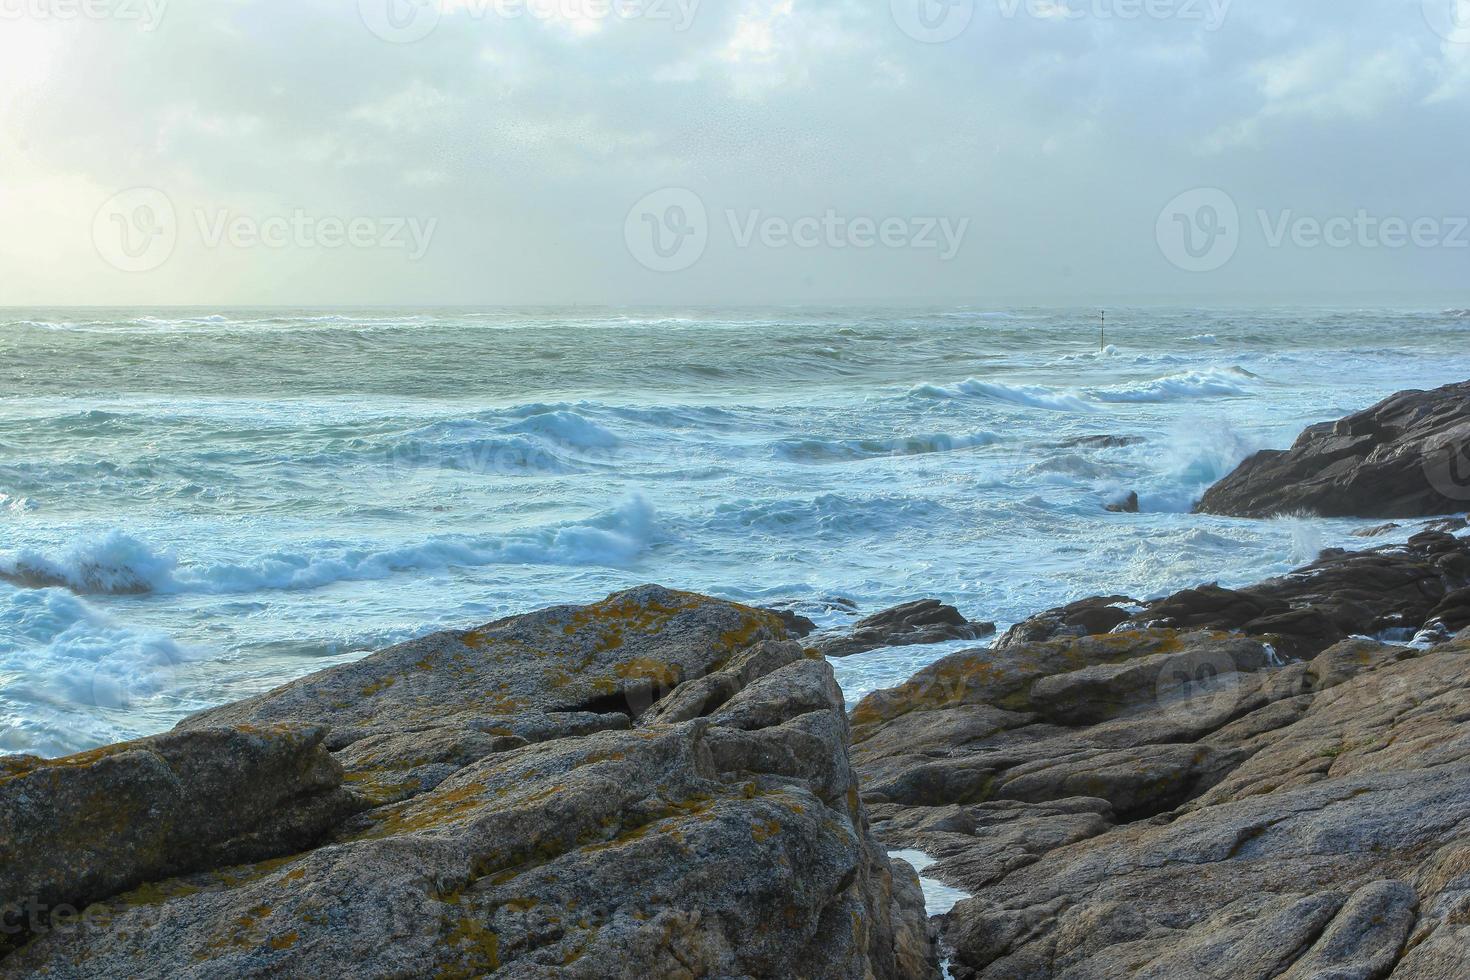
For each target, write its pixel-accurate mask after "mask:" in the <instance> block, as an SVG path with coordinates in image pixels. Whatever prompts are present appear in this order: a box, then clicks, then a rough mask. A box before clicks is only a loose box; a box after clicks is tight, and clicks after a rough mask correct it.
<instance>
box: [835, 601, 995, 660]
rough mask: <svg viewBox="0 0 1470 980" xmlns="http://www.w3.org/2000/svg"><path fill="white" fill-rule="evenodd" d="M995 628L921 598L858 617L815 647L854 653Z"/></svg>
mask: <svg viewBox="0 0 1470 980" xmlns="http://www.w3.org/2000/svg"><path fill="white" fill-rule="evenodd" d="M994 632H995V624H994V623H972V622H970V621H969V620H967V619H966V618H965V617H964V614H963V613H961V612H960V611H959V610H958V609H956V608H955V607H954V606H947V605H945V604H944V603H942V602H940V601H939V600H938V599H921V600H919V601H917V602H909V603H905V604H904V605H901V606H895V607H894V608H892V609H886V610H884V611H883V612H880V613H877V614H876V615H873V616H869V617H867V618H866V619H861V620H858V622H857V623H855V624H853V626H852V627H851V628H850V629H848V630H847V631H846V632H843V633H837V634H834V635H829V636H823V637H818V638H817V639H816V640H815V641H814V642H813V643H812V644H811V647H812V649H814V650H816V651H817V652H818V653H820V654H822V655H823V656H826V657H851V656H853V655H855V654H859V653H866V652H867V651H869V650H877V649H880V648H882V647H899V646H918V645H921V644H928V643H945V642H947V641H950V640H975V639H980V638H981V637H986V636H990V635H991V634H993V633H994Z"/></svg>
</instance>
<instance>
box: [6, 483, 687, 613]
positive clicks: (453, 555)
mask: <svg viewBox="0 0 1470 980" xmlns="http://www.w3.org/2000/svg"><path fill="white" fill-rule="evenodd" d="M659 533H660V532H659V522H658V519H657V515H656V514H655V512H654V509H653V507H652V506H651V505H650V504H649V503H648V502H647V501H645V500H644V499H643V498H641V497H634V498H632V499H631V500H629V501H627V502H626V503H624V504H623V505H622V506H620V507H617V508H614V509H612V510H609V511H605V512H603V513H601V514H598V515H596V516H595V517H593V518H591V519H589V520H587V521H584V522H576V521H570V522H563V523H558V524H552V525H548V526H545V527H540V528H532V529H528V530H523V531H516V532H510V533H506V534H498V535H442V536H438V537H434V538H430V539H428V540H426V541H420V542H414V543H410V544H401V545H396V546H389V547H375V546H365V547H361V546H359V547H354V546H346V545H342V544H340V543H335V542H327V543H322V544H320V545H318V546H315V547H312V548H310V549H307V548H297V549H284V548H283V549H280V550H277V551H273V552H271V553H269V554H264V555H260V556H257V557H255V558H251V559H248V560H244V561H234V562H230V561H224V562H215V563H195V562H190V563H185V562H182V561H180V559H179V558H178V557H177V555H175V554H174V553H173V552H172V551H171V550H155V549H153V548H151V547H150V546H149V545H147V544H145V543H144V542H142V541H139V540H137V539H136V538H133V537H131V536H129V535H127V534H124V533H122V532H120V531H113V532H110V533H108V534H106V535H103V536H102V537H101V538H99V539H97V540H96V541H88V542H81V543H79V544H77V545H74V546H73V547H72V548H70V549H68V550H67V551H66V552H65V553H64V554H63V555H62V556H61V557H59V558H49V557H46V556H43V555H39V554H36V553H34V552H22V553H20V554H18V555H15V556H10V557H0V578H4V579H6V580H8V581H10V582H11V583H12V584H14V585H19V586H21V587H24V588H29V589H47V588H57V587H61V588H66V589H69V590H71V591H72V592H74V593H78V594H83V595H107V594H111V595H117V594H143V593H149V592H156V593H167V594H180V593H194V594H204V595H231V594H248V593H252V592H259V591H263V590H280V591H298V590H304V589H319V588H323V587H325V586H329V585H332V584H334V583H337V582H355V581H370V580H375V579H384V578H388V577H390V576H392V575H396V574H399V573H403V572H415V571H419V572H422V571H443V570H446V569H451V568H456V567H461V568H464V567H478V566H484V565H565V566H589V565H590V566H601V567H609V568H627V567H630V566H632V565H633V564H634V563H636V562H637V560H638V559H639V558H640V557H641V556H642V555H643V554H644V553H645V552H646V551H647V550H648V549H649V548H650V547H652V546H653V545H654V543H655V542H656V540H657V539H658V537H659Z"/></svg>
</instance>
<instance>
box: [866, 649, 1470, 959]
mask: <svg viewBox="0 0 1470 980" xmlns="http://www.w3.org/2000/svg"><path fill="white" fill-rule="evenodd" d="M1467 718H1470V631H1465V632H1463V633H1461V634H1460V635H1459V636H1458V637H1457V638H1455V639H1453V640H1450V641H1448V642H1446V643H1443V644H1440V645H1438V646H1436V647H1433V648H1431V649H1422V648H1408V647H1400V646H1393V645H1388V644H1382V643H1378V642H1375V641H1371V640H1365V639H1356V640H1346V641H1343V642H1340V643H1338V644H1335V645H1334V646H1332V647H1330V648H1329V649H1327V650H1325V651H1323V652H1322V653H1320V654H1318V655H1317V656H1315V657H1313V658H1312V659H1310V660H1307V661H1295V662H1289V663H1284V664H1282V663H1280V662H1278V661H1274V660H1273V659H1272V657H1271V655H1270V652H1269V650H1267V649H1266V648H1265V647H1264V645H1263V644H1261V643H1260V642H1259V641H1257V640H1252V639H1250V638H1247V637H1241V636H1231V635H1226V634H1221V633H1209V632H1187V631H1179V630H1168V629H1152V630H1145V631H1134V632H1122V633H1114V634H1109V635H1106V636H1092V637H1081V638H1078V637H1068V638H1063V639H1056V640H1049V641H1039V642H1038V641H1030V642H1023V641H1015V642H1013V643H1011V644H1009V645H1007V646H1005V647H1003V648H1000V649H997V650H995V651H975V652H973V653H968V654H959V655H955V656H952V657H949V658H946V659H945V660H942V661H940V662H939V663H937V664H935V665H933V666H932V667H930V668H927V669H926V670H925V671H921V672H920V673H919V674H918V675H916V676H915V677H914V678H913V679H912V680H910V681H909V682H908V683H907V684H905V685H903V686H901V687H899V688H896V689H893V690H891V691H885V692H876V693H875V694H873V695H872V696H870V697H869V698H867V699H865V700H864V701H863V702H862V703H861V704H860V705H859V706H858V707H857V708H856V709H855V710H854V712H853V714H852V721H853V740H854V746H853V759H854V761H855V763H856V765H857V768H858V771H859V774H860V775H861V777H862V779H863V785H864V798H865V800H866V801H867V803H868V806H869V811H870V813H871V814H872V817H873V820H874V829H875V831H876V832H877V833H878V835H879V836H880V837H881V838H882V839H883V840H884V841H885V842H887V843H889V844H890V845H891V846H893V847H898V848H917V849H920V850H923V851H926V852H927V853H929V854H930V855H932V856H934V857H935V858H937V859H938V863H937V864H935V865H934V866H933V867H931V868H930V869H929V870H928V871H926V874H928V875H930V876H932V877H937V878H939V879H941V880H942V881H944V882H946V883H947V884H949V885H951V886H953V887H956V888H960V889H963V890H965V891H967V892H969V893H970V894H971V895H972V896H973V897H972V898H970V899H969V900H967V901H964V902H961V903H960V904H959V905H958V906H956V908H955V909H954V910H953V912H951V913H950V914H949V915H948V916H947V917H946V919H945V921H944V926H943V941H944V943H945V944H946V947H947V949H948V951H949V952H950V954H951V955H952V960H951V970H952V972H953V975H954V976H955V977H957V978H960V980H970V978H977V977H979V978H987V980H1002V978H1004V980H1015V978H1035V980H1049V978H1063V977H1065V978H1068V980H1093V978H1096V980H1104V978H1108V980H1111V978H1116V977H1120V976H1128V977H1152V978H1159V980H1165V978H1167V980H1173V978H1179V977H1218V978H1226V977H1229V978H1236V977H1246V978H1261V980H1265V978H1273V977H1288V978H1292V980H1300V978H1306V977H1314V978H1327V977H1332V978H1339V977H1355V978H1356V977H1361V978H1371V977H1380V978H1381V977H1389V976H1392V977H1394V978H1414V980H1417V978H1430V977H1433V978H1440V980H1448V978H1451V977H1462V976H1470V926H1467V925H1465V922H1466V920H1467V918H1470V817H1467V814H1470V727H1467V725H1466V719H1467Z"/></svg>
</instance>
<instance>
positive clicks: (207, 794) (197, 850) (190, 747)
mask: <svg viewBox="0 0 1470 980" xmlns="http://www.w3.org/2000/svg"><path fill="white" fill-rule="evenodd" d="M325 733H326V729H325V728H322V727H319V726H306V725H272V726H268V727H264V728H251V729H230V728H220V729H210V728H206V729H200V730H198V731H190V732H183V733H177V734H172V735H161V736H158V737H156V738H147V739H142V740H140V741H136V742H128V743H124V744H121V745H113V746H109V747H107V748H104V749H98V750H96V751H93V752H87V753H83V754H82V755H76V756H71V757H69V758H66V759H59V760H56V761H49V762H48V761H45V760H42V759H36V758H32V757H25V758H10V759H7V760H4V763H3V765H0V842H3V843H0V896H4V898H5V902H4V908H3V909H0V917H3V919H4V921H3V928H0V950H3V948H4V945H3V944H4V943H6V942H12V943H13V942H15V941H18V940H22V939H24V938H25V937H26V936H28V935H29V934H31V933H32V932H34V931H36V930H39V929H45V928H48V927H50V926H52V925H53V924H54V923H55V921H56V920H57V919H58V918H59V917H64V916H66V915H68V914H71V915H75V914H76V913H77V912H79V911H80V910H81V909H82V908H85V907H86V906H88V905H90V904H91V903H92V902H94V901H96V900H98V899H103V898H107V897H109V896H111V895H116V894H118V893H119V892H123V891H127V890H129V889H132V888H136V887H137V886H139V885H141V884H143V883H144V882H148V881H156V880H158V879H161V878H167V877H170V876H172V875H176V874H180V873H182V872H189V871H198V870H201V869H204V868H212V867H219V866H222V865H230V864H240V863H243V862H246V861H261V860H265V859H268V858H274V857H279V856H281V855H284V854H290V853H293V852H295V851H297V850H300V849H302V848H305V847H309V846H311V845H313V844H315V843H316V842H317V841H318V840H319V839H320V838H321V837H322V835H323V834H325V833H326V832H327V831H328V830H329V829H330V828H331V827H332V826H334V825H335V824H336V823H338V822H340V821H341V820H342V819H344V818H345V817H347V816H348V815H350V814H351V813H353V812H355V811H356V810H358V809H361V806H360V804H359V801H357V800H355V799H354V798H353V797H352V795H351V794H349V793H348V792H346V791H345V790H344V789H342V769H341V767H340V766H339V765H337V763H336V762H335V761H334V760H333V759H332V757H331V756H330V755H328V754H327V751H326V749H324V748H323V747H322V744H321V742H322V736H323V735H324V734H325Z"/></svg>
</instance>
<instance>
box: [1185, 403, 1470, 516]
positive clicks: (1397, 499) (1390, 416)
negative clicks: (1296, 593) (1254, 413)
mask: <svg viewBox="0 0 1470 980" xmlns="http://www.w3.org/2000/svg"><path fill="white" fill-rule="evenodd" d="M1467 509H1470V382H1463V383H1461V384H1455V385H1448V386H1446V387H1444V388H1439V389H1436V390H1434V391H1403V392H1400V393H1398V394H1397V395H1394V396H1393V397H1391V398H1389V399H1387V400H1385V401H1383V402H1380V403H1379V404H1377V405H1374V406H1373V407H1372V408H1369V409H1367V410H1365V411H1362V412H1358V413H1357V414H1355V415H1349V416H1348V417H1347V418H1344V419H1341V420H1340V421H1337V422H1324V423H1322V424H1321V425H1314V426H1312V427H1311V428H1309V429H1307V430H1306V431H1305V432H1303V433H1302V434H1301V436H1300V437H1299V438H1298V439H1297V441H1296V444H1295V445H1294V446H1292V448H1291V449H1290V450H1286V451H1280V450H1266V451H1264V452H1260V453H1257V454H1256V455H1254V456H1252V457H1251V458H1250V459H1248V460H1246V461H1245V462H1244V463H1242V464H1241V465H1240V467H1239V468H1238V469H1237V470H1236V471H1235V472H1234V473H1231V474H1230V475H1229V476H1227V477H1226V478H1225V479H1223V480H1221V481H1220V482H1219V483H1217V484H1215V485H1214V486H1213V487H1211V488H1210V489H1209V491H1208V492H1206V493H1205V495H1204V498H1203V499H1202V500H1201V501H1200V502H1199V505H1198V506H1197V507H1196V511H1197V512H1198V513H1203V514H1222V515H1225V516H1230V517H1272V516H1275V515H1278V514H1302V513H1310V514H1318V515H1320V516H1323V517H1382V518H1399V517H1433V516H1436V515H1440V514H1458V513H1462V512H1464V511H1466V510H1467Z"/></svg>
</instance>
